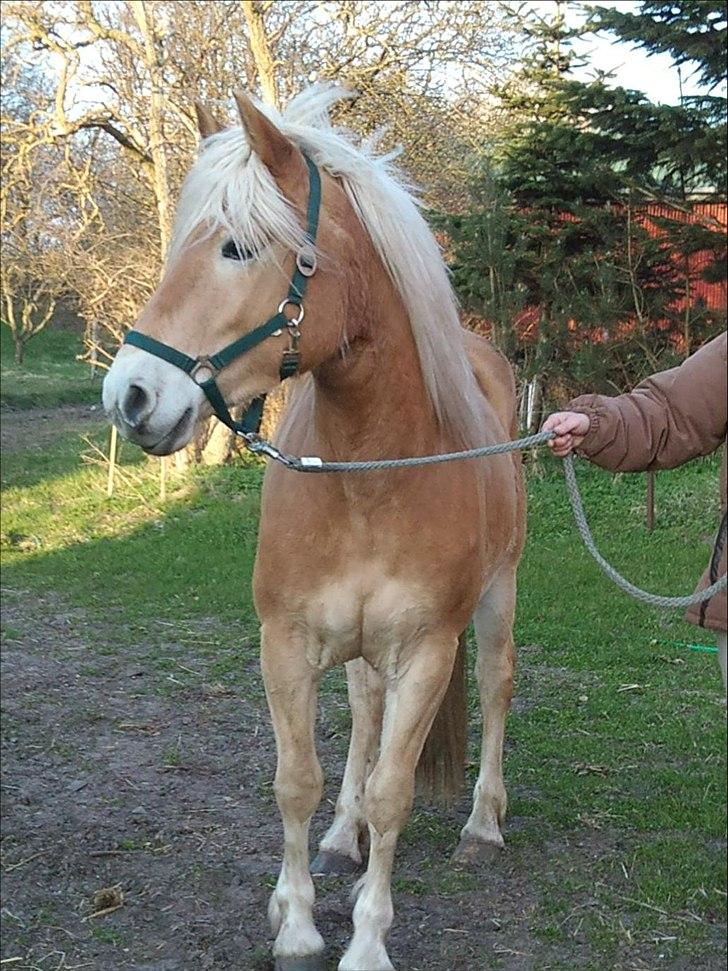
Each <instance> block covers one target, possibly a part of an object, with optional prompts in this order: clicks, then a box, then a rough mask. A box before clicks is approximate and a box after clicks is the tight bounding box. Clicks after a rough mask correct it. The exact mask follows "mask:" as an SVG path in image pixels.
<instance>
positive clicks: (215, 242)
mask: <svg viewBox="0 0 728 971" xmlns="http://www.w3.org/2000/svg"><path fill="white" fill-rule="evenodd" d="M237 100H238V105H239V108H240V113H241V119H242V122H243V127H244V129H245V130H246V135H247V139H248V142H249V145H250V147H251V153H255V158H254V159H253V161H255V162H256V164H257V163H259V162H262V163H263V165H264V166H265V169H262V168H261V167H260V166H259V165H258V170H259V172H258V174H259V176H260V172H263V173H264V178H266V179H268V181H269V182H270V177H271V176H272V178H273V179H274V180H275V183H276V185H277V187H278V190H279V191H280V193H281V194H282V195H283V196H284V197H285V198H286V199H287V200H288V202H289V203H290V204H291V205H292V207H293V209H294V210H295V211H296V213H299V214H301V213H302V214H305V212H306V205H307V200H308V188H309V183H308V170H307V168H306V163H305V160H304V159H303V156H302V155H301V153H300V152H299V150H298V149H297V148H296V147H295V146H294V145H293V144H292V143H291V142H290V141H288V139H286V138H285V137H284V136H283V134H282V133H281V132H280V131H278V129H277V128H275V126H274V125H273V124H272V123H271V122H270V121H269V120H268V119H267V118H266V117H265V116H264V115H262V114H261V113H260V112H259V111H258V110H257V109H256V108H255V107H254V106H253V105H252V104H251V103H250V102H249V101H247V99H243V98H239V99H237ZM198 116H199V120H200V130H201V133H202V134H203V136H205V135H209V134H212V133H213V132H212V130H211V129H210V125H209V124H208V122H210V118H209V116H207V115H206V113H205V112H204V111H202V110H200V109H198ZM241 164H245V162H244V160H241ZM248 164H250V162H249V163H248ZM322 178H323V180H324V186H323V196H322V205H321V212H320V223H319V233H318V238H317V245H318V248H319V249H320V250H321V251H328V252H329V253H330V252H332V251H333V252H336V254H337V261H336V263H337V265H338V266H339V267H341V266H346V265H347V262H346V259H347V252H349V251H350V250H351V249H352V248H353V247H354V241H353V239H352V238H351V236H350V234H349V233H348V232H347V229H346V224H347V223H348V224H349V226H350V227H351V226H352V225H354V224H356V218H355V217H354V220H353V223H352V221H351V217H352V216H353V212H352V210H351V207H350V206H349V205H348V202H347V201H346V197H345V194H344V193H343V191H342V190H341V189H340V187H339V186H338V185H337V184H336V183H335V182H334V181H333V180H332V179H330V178H328V177H326V176H325V175H324V174H323V173H322ZM269 187H270V186H269ZM297 219H298V221H299V222H300V223H301V227H302V228H303V225H304V220H305V215H300V216H297ZM236 243H237V246H236ZM294 269H295V254H294V253H293V251H292V250H289V249H287V248H286V247H285V246H283V245H281V244H280V243H271V244H270V245H268V246H265V247H264V248H263V249H262V251H261V250H260V249H259V250H258V252H257V253H255V255H253V254H252V253H250V252H248V251H247V250H246V248H245V245H244V243H241V242H240V241H238V240H234V239H231V237H230V235H229V233H227V232H223V231H222V230H219V229H215V230H214V231H210V227H209V225H205V224H204V223H203V224H201V225H199V226H198V227H197V228H196V229H195V230H194V231H193V232H192V233H191V234H190V235H189V237H188V240H187V241H186V243H185V245H183V246H182V247H179V248H176V249H175V251H174V252H173V258H172V259H171V260H170V262H169V264H168V267H167V271H166V273H165V275H164V279H163V280H162V282H161V284H160V286H159V287H158V289H157V290H156V292H155V293H154V294H153V296H152V298H151V300H150V301H149V303H148V304H147V305H146V307H145V308H144V310H143V311H142V313H141V315H140V317H139V319H138V320H137V322H136V324H135V328H134V329H135V330H137V331H139V332H140V333H142V334H146V335H148V336H150V337H153V338H155V339H156V340H158V341H162V342H163V343H165V344H167V345H169V346H171V347H174V348H176V349H177V350H179V351H181V352H183V353H184V354H186V355H188V356H190V357H193V358H196V357H198V356H207V355H212V354H214V353H216V352H217V351H220V350H221V349H222V348H223V347H225V346H226V345H228V344H229V343H231V342H232V341H234V340H236V339H237V338H239V337H241V336H242V335H243V334H246V333H248V332H249V331H252V330H253V329H255V328H256V327H258V326H259V325H260V324H262V323H263V322H265V321H267V320H268V319H269V318H270V317H272V316H273V315H274V314H275V313H276V311H277V309H278V307H279V305H280V304H281V301H282V300H283V299H284V297H285V296H286V293H287V292H288V286H289V283H290V280H291V277H292V274H293V272H294ZM342 282H343V274H342V273H341V272H340V270H339V271H337V269H336V267H335V266H334V264H333V262H330V261H329V265H327V266H326V267H324V268H321V267H319V268H318V270H317V271H316V273H315V275H314V277H313V278H312V279H311V280H310V283H309V286H308V290H307V293H306V299H305V324H304V325H303V327H302V331H303V334H302V338H301V344H300V352H301V363H300V370H301V371H304V370H310V369H311V368H312V367H315V366H316V365H318V364H320V363H321V362H323V361H325V360H326V359H328V358H329V357H331V356H332V355H333V354H335V353H336V351H337V349H338V347H339V345H340V342H341V337H342V334H343V332H344V323H345V318H346V303H347V301H346V298H345V288H344V287H343V286H342ZM291 309H293V308H291ZM288 343H289V341H288V335H287V333H286V332H285V330H284V332H283V333H282V334H280V335H279V336H272V337H269V338H268V339H266V340H265V341H263V342H262V343H261V344H259V345H258V346H257V347H255V348H254V349H253V350H251V351H249V352H248V353H246V354H244V355H243V356H241V357H239V358H237V360H235V361H234V362H233V363H232V364H230V365H229V366H228V367H226V368H224V369H223V370H222V371H221V372H220V374H219V375H218V376H217V383H218V386H219V388H220V391H221V392H222V395H223V397H224V398H225V399H226V401H227V403H228V405H229V406H232V405H233V404H243V405H245V404H247V403H248V402H249V401H250V400H252V399H253V398H254V397H256V396H258V395H260V394H263V393H265V392H269V391H271V390H272V389H273V388H275V387H276V386H277V385H278V384H279V382H280V377H279V368H280V363H281V357H282V354H283V352H284V351H285V350H286V349H287V347H288ZM207 376H209V374H205V375H202V377H207ZM103 403H104V408H105V409H106V412H107V414H108V415H109V417H110V419H111V421H112V422H113V423H114V424H115V425H116V427H117V428H118V430H119V432H120V433H121V434H122V435H123V436H124V437H125V438H128V439H129V440H131V441H133V442H135V443H136V444H138V445H140V446H141V447H142V448H143V449H144V450H145V451H147V452H150V453H151V454H153V455H168V454H170V453H172V452H174V451H177V450H178V449H180V448H182V447H184V446H185V445H186V444H187V443H188V442H189V441H190V439H191V438H192V435H193V432H194V428H195V425H196V423H197V421H198V420H199V419H202V418H205V417H207V416H208V415H209V414H210V413H211V409H210V406H209V404H208V403H207V399H206V398H205V395H204V394H203V392H202V391H201V390H200V387H199V385H198V384H197V383H196V382H195V380H193V379H192V378H191V377H190V376H189V375H188V374H186V373H185V372H184V371H183V370H181V369H180V368H178V367H177V366H175V365H174V364H171V363H168V362H167V361H164V360H162V359H160V358H158V357H156V356H154V355H152V354H150V353H148V352H147V351H144V350H141V349H139V348H136V347H132V346H129V345H125V346H124V347H122V348H121V349H120V350H119V352H118V354H117V355H116V358H115V359H114V362H113V364H112V366H111V368H110V370H109V372H108V374H107V376H106V379H105V381H104V387H103Z"/></svg>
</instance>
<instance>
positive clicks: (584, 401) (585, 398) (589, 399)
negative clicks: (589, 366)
mask: <svg viewBox="0 0 728 971" xmlns="http://www.w3.org/2000/svg"><path fill="white" fill-rule="evenodd" d="M596 397H597V396H596V395H582V396H581V397H580V398H575V399H574V400H573V401H570V402H569V404H568V405H567V406H566V408H565V410H566V411H575V412H576V413H577V414H580V415H586V416H587V418H588V419H589V430H588V431H587V433H586V435H585V436H584V441H583V442H582V443H581V445H580V446H579V448H578V449H576V451H577V454H579V455H583V456H584V457H585V458H588V457H589V456H591V455H593V454H594V453H595V452H598V451H599V450H600V449H601V448H602V445H603V443H602V442H600V441H599V428H600V425H602V419H603V418H605V417H606V415H605V414H604V412H603V410H602V409H601V408H600V407H599V405H598V404H597V402H596V401H595V400H594V399H595V398H596Z"/></svg>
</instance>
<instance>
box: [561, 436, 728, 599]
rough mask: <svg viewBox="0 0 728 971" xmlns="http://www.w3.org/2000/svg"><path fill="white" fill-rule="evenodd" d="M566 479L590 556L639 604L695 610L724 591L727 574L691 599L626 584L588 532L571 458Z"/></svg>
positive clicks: (580, 533) (579, 527)
mask: <svg viewBox="0 0 728 971" xmlns="http://www.w3.org/2000/svg"><path fill="white" fill-rule="evenodd" d="M564 477H565V479H566V491H567V492H568V494H569V502H570V503H571V509H572V511H573V513H574V519H575V520H576V526H577V529H578V530H579V535H580V536H581V538H582V540H583V542H584V546H586V548H587V549H588V550H589V552H590V553H591V555H592V556H593V557H594V559H595V560H596V561H597V563H598V564H599V566H600V567H601V569H602V571H603V572H604V573H606V575H607V576H608V577H609V579H610V580H611V581H612V582H613V583H616V585H617V586H618V587H619V588H620V589H621V590H624V592H625V593H628V594H629V595H630V596H631V597H634V598H635V600H640V601H641V602H642V603H646V604H650V605H651V606H652V607H670V608H675V609H677V608H679V607H692V606H693V605H694V604H699V603H702V602H703V601H704V600H710V598H711V597H714V596H715V595H716V593H719V592H720V591H721V590H725V588H726V583H728V574H726V573H724V574H723V576H722V577H720V578H719V579H718V580H716V582H715V583H713V584H711V585H710V586H709V587H706V588H705V590H699V591H697V592H696V593H693V594H690V596H689V597H663V596H661V595H660V594H657V593H649V592H648V591H647V590H640V588H639V587H636V586H635V585H634V584H633V583H630V582H629V580H626V579H625V578H624V577H623V576H622V575H621V574H620V573H617V571H616V570H615V569H614V567H613V566H612V565H611V564H610V563H608V562H607V561H606V560H605V559H604V557H603V556H602V554H601V553H600V552H599V550H598V549H597V547H596V544H595V542H594V537H593V536H592V534H591V530H590V529H589V524H588V523H587V521H586V515H585V514H584V504H583V502H582V499H581V494H580V492H579V486H578V485H577V482H576V472H575V471H574V461H573V459H572V458H571V456H570V455H568V456H567V457H566V458H565V459H564ZM721 528H722V529H724V528H725V518H724V519H723V525H722V527H721Z"/></svg>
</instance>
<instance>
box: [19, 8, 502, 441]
mask: <svg viewBox="0 0 728 971" xmlns="http://www.w3.org/2000/svg"><path fill="white" fill-rule="evenodd" d="M501 17H502V14H501V5H500V4H497V3H483V2H477V0H461V2H459V3H451V2H437V3H430V2H423V3H411V2H404V0H388V2H386V3H366V2H360V0H340V2H339V0H336V2H333V0H327V2H323V3H317V2H311V0H277V2H270V0H239V2H222V0H210V2H200V0H154V2H153V3H152V2H150V0H119V2H116V3H113V4H100V3H93V2H91V0H71V2H56V0H45V2H43V3H35V2H22V3H18V2H15V3H13V2H8V3H6V4H5V5H4V19H5V24H6V41H5V44H4V51H5V55H6V57H8V56H10V57H12V58H14V59H16V60H17V61H19V62H20V63H24V64H26V65H28V64H33V65H34V68H35V70H37V71H38V72H40V75H41V76H42V85H41V89H42V91H41V94H40V96H39V98H38V100H37V103H36V105H35V107H34V110H33V113H32V116H29V117H28V118H27V119H26V121H25V122H24V124H25V126H26V129H27V131H26V133H25V136H24V137H25V138H26V140H27V142H28V144H34V145H35V144H37V145H39V146H40V145H43V146H47V147H48V148H49V149H54V150H56V149H59V148H60V149H61V150H62V152H65V153H66V154H67V155H68V163H67V164H68V165H69V168H70V170H73V172H74V175H73V178H72V179H70V180H69V185H70V184H71V183H72V184H73V186H74V187H75V188H73V189H70V188H69V189H67V193H68V199H69V206H68V212H67V215H66V217H65V225H64V234H65V235H64V237H63V239H64V242H63V250H64V252H65V255H66V257H67V262H68V263H69V264H70V265H71V273H70V286H71V287H72V289H73V291H74V293H75V294H76V295H77V298H78V304H79V308H80V312H81V313H82V315H83V316H84V318H85V320H86V321H87V325H88V336H89V342H90V345H91V344H93V345H94V354H95V356H96V357H97V358H98V359H99V360H100V361H101V362H102V363H103V361H104V359H108V357H109V356H110V355H112V354H113V353H114V351H115V349H116V347H117V346H118V342H119V340H120V339H121V338H122V336H123V334H124V332H125V330H126V329H127V328H128V327H129V326H130V325H131V324H132V323H133V321H134V319H135V317H136V315H137V314H138V312H139V310H140V309H141V306H142V305H143V303H144V302H145V300H146V299H147V297H148V295H149V293H150V292H151V290H152V289H153V288H154V286H155V284H156V280H157V279H158V276H159V273H160V271H161V267H162V263H163V259H164V254H165V252H166V249H167V245H168V242H169V238H170V234H171V231H172V225H171V224H172V212H173V208H174V199H175V197H176V194H177V192H178V189H179V186H180V183H181V180H182V178H183V177H184V174H185V172H186V170H187V169H188V168H189V165H190V162H191V159H192V157H193V154H194V152H195V150H196V146H197V141H198V135H197V129H196V125H195V121H194V113H193V107H192V105H193V101H194V100H195V99H197V98H199V99H201V100H203V101H204V102H205V103H207V104H208V106H209V107H210V108H211V109H212V110H213V111H214V112H215V113H216V114H217V115H218V116H220V117H224V116H225V114H226V113H227V108H228V102H229V99H230V96H231V94H232V91H233V90H235V89H238V88H241V87H247V88H249V89H252V90H254V91H255V90H257V91H259V92H260V93H261V94H262V96H263V98H264V100H266V101H268V102H269V103H270V104H272V105H281V104H284V103H285V102H286V101H287V100H288V98H289V97H290V96H291V95H292V94H294V93H295V92H296V91H298V90H299V89H300V88H301V87H302V86H304V85H305V84H307V83H310V82H311V81H313V80H317V79H334V80H337V81H340V82H342V83H344V84H347V85H349V86H350V87H353V88H355V89H356V90H357V91H358V92H359V98H358V99H357V100H356V101H354V102H352V103H349V104H347V105H343V106H342V107H341V108H340V109H339V118H338V120H339V121H341V122H342V123H343V124H345V125H346V126H347V127H349V128H350V129H353V130H354V131H356V132H359V133H360V134H361V135H367V136H368V135H370V134H371V133H372V132H373V131H375V130H376V129H378V128H379V127H381V126H382V125H383V124H384V125H386V124H389V125H390V126H391V131H390V132H389V134H388V135H385V142H384V143H383V147H387V142H386V139H389V141H390V142H394V141H397V142H401V143H402V144H403V145H404V147H405V150H406V158H407V164H408V170H409V173H410V174H411V175H412V176H413V178H414V179H415V180H416V181H418V182H420V183H422V184H423V187H424V190H425V199H426V201H428V202H429V203H431V204H434V205H438V206H444V207H449V208H453V207H456V206H457V205H458V204H459V200H460V198H461V196H462V195H463V194H464V186H465V183H466V181H467V157H468V154H469V152H470V151H471V150H472V148H473V147H474V146H476V145H478V144H479V142H480V141H482V139H483V138H484V137H485V135H486V134H487V129H488V124H489V114H488V111H487V108H485V107H484V104H485V103H484V101H483V99H482V92H483V91H484V90H485V87H486V86H487V84H488V83H489V81H490V80H492V78H493V77H494V76H495V75H497V74H498V73H499V72H501V71H502V70H503V69H504V66H505V60H506V57H507V54H508V53H509V51H510V49H511V46H512V38H513V33H512V31H510V30H509V29H507V28H506V27H504V24H503V21H502V19H501ZM13 113H14V109H11V114H13ZM13 137H14V136H13ZM81 162H83V163H84V165H82V164H81ZM64 164H66V163H64ZM69 230H70V235H69V232H68V231H69ZM45 231H46V233H47V234H48V235H49V236H53V235H54V234H55V233H56V231H57V227H56V225H55V223H54V224H53V225H50V224H48V223H46V227H45ZM58 231H59V232H60V229H59V230H58ZM59 238H60V237H59ZM38 306H40V304H38ZM36 319H39V318H38V317H37V315H36ZM220 434H222V433H220ZM209 437H210V432H209V429H206V430H202V431H201V437H200V442H202V443H203V444H202V446H201V447H203V450H204V442H205V441H206V440H207V439H208V438H209ZM199 450H200V449H199V448H198V451H199ZM223 451H224V450H223Z"/></svg>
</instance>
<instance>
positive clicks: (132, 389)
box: [121, 384, 151, 428]
mask: <svg viewBox="0 0 728 971" xmlns="http://www.w3.org/2000/svg"><path fill="white" fill-rule="evenodd" d="M121 411H122V414H123V415H124V421H125V422H126V423H127V425H129V426H130V427H131V428H138V427H139V425H141V423H142V422H143V421H144V419H145V418H146V417H147V415H148V414H149V412H150V411H151V407H150V398H149V395H148V394H147V392H146V391H145V390H144V388H142V387H140V386H139V385H138V384H132V385H130V386H129V390H128V391H127V393H126V397H125V398H124V402H123V404H122V406H121Z"/></svg>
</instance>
